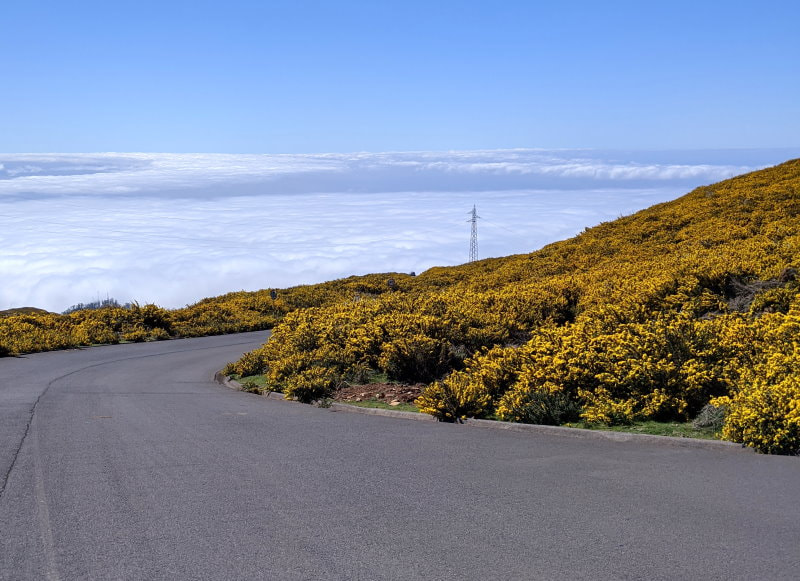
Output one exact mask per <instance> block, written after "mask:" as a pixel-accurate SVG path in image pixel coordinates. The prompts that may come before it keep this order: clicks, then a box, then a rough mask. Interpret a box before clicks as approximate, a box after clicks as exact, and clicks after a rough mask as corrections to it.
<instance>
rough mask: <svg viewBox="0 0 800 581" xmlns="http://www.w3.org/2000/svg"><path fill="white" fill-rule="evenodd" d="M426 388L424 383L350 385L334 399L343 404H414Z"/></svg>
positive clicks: (338, 391) (339, 390) (342, 389)
mask: <svg viewBox="0 0 800 581" xmlns="http://www.w3.org/2000/svg"><path fill="white" fill-rule="evenodd" d="M424 388H425V385H424V384H422V383H416V384H414V385H405V384H402V383H366V384H364V385H348V386H347V387H343V388H341V389H338V390H337V391H336V393H335V394H334V396H333V399H334V400H336V401H341V402H348V401H370V400H376V401H382V402H385V403H388V404H390V403H392V402H393V401H399V402H401V403H413V402H414V400H415V399H417V398H418V397H419V394H420V393H421V392H422V390H423V389H424Z"/></svg>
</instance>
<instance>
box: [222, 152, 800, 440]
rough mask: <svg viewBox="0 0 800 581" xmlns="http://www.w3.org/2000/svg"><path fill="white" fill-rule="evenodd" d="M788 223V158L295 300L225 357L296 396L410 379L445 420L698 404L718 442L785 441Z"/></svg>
mask: <svg viewBox="0 0 800 581" xmlns="http://www.w3.org/2000/svg"><path fill="white" fill-rule="evenodd" d="M798 225H800V160H794V161H790V162H787V163H784V164H782V165H779V166H776V167H773V168H769V169H766V170H762V171H757V172H753V173H750V174H747V175H743V176H740V177H737V178H733V179H730V180H726V181H723V182H720V183H717V184H714V185H711V186H706V187H701V188H698V189H696V190H694V191H693V192H691V193H689V194H687V195H686V196H683V197H682V198H680V199H678V200H675V201H673V202H669V203H665V204H660V205H657V206H654V207H652V208H649V209H647V210H644V211H641V212H638V213H637V214H634V215H632V216H627V217H624V218H620V219H618V220H615V221H613V222H608V223H604V224H601V225H599V226H597V227H595V228H590V229H587V230H586V231H585V232H583V233H582V234H581V235H579V236H577V237H575V238H573V239H570V240H566V241H563V242H558V243H555V244H551V245H549V246H547V247H545V248H543V249H542V250H540V251H538V252H534V253H531V254H527V255H517V256H510V257H506V258H500V259H491V260H484V261H480V262H475V263H470V264H467V265H463V266H460V267H454V268H436V269H431V270H430V271H427V272H425V273H423V274H422V275H420V276H418V277H399V278H397V279H395V281H394V284H393V285H392V286H391V288H390V290H389V292H381V293H380V294H370V293H365V294H356V293H353V294H351V295H349V296H348V295H347V294H346V293H344V294H342V295H339V296H338V297H337V298H336V300H331V301H324V300H323V301H320V302H319V306H311V307H308V308H303V309H297V310H294V311H292V312H290V313H289V314H288V315H287V316H286V318H285V319H284V320H283V322H282V323H281V324H280V325H278V326H277V327H276V329H275V331H274V334H273V336H272V339H271V340H270V341H269V342H268V343H267V344H265V345H264V346H263V347H262V348H260V349H258V350H256V351H254V352H251V353H249V354H247V355H245V356H244V357H243V358H242V359H241V360H240V361H238V362H237V363H235V364H233V365H231V366H230V368H229V371H231V372H237V373H240V374H245V375H246V374H251V373H256V372H264V373H266V375H267V377H268V380H269V383H270V387H271V388H272V389H274V390H279V391H283V392H284V393H285V394H286V395H287V396H288V397H293V398H296V399H300V400H304V401H309V400H313V399H316V398H319V397H323V396H325V395H327V394H329V393H330V392H331V391H332V390H335V389H337V387H339V386H341V385H343V384H344V383H346V382H351V383H353V382H355V383H357V382H363V381H366V380H367V379H369V377H370V376H374V374H376V373H381V374H385V375H388V376H389V378H391V379H395V380H398V381H407V382H415V381H423V382H426V383H429V384H430V385H429V387H428V388H427V389H426V390H425V391H424V393H423V395H422V396H421V398H420V399H419V401H418V403H419V405H420V407H421V409H422V410H423V411H425V412H428V413H431V414H434V415H436V416H437V417H439V418H441V419H443V420H449V421H455V420H458V419H460V418H464V417H499V418H501V419H507V420H514V421H522V422H539V423H552V424H559V423H564V422H569V421H573V420H576V419H583V420H584V421H587V422H595V423H602V424H615V423H626V422H631V421H634V420H641V419H663V420H671V419H676V420H686V419H691V418H694V417H695V416H697V414H698V413H700V411H701V410H702V409H703V408H704V407H705V406H707V405H709V404H711V405H712V406H715V407H716V408H718V409H719V410H720V411H725V412H727V415H726V418H727V419H726V422H725V426H724V430H723V434H724V436H725V437H726V438H729V439H732V440H735V441H740V442H744V443H746V444H748V445H750V446H754V447H756V448H757V449H759V450H762V451H767V452H781V453H794V452H797V451H798V450H800V387H798V380H797V377H798V375H797V372H798V371H800V350H799V349H798V344H797V341H796V339H795V337H797V335H796V333H795V331H796V330H797V325H798V322H800V298H798V288H799V286H798V280H797V274H796V270H795V269H796V267H797V255H798V245H799V244H800V234H799V232H800V230H799V229H798ZM379 286H382V288H384V286H383V285H379ZM309 292H311V293H312V294H313V287H311V289H310V291H309Z"/></svg>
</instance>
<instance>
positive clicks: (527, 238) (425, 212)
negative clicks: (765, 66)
mask: <svg viewBox="0 0 800 581" xmlns="http://www.w3.org/2000/svg"><path fill="white" fill-rule="evenodd" d="M770 155H772V156H773V157H775V158H776V159H774V160H772V159H771V158H770V157H769V156H770ZM779 155H785V153H784V152H781V153H779V154H778V153H772V154H768V153H764V152H760V153H759V152H751V153H750V154H749V155H746V154H745V153H742V152H740V153H738V154H737V155H729V156H728V158H732V159H733V161H732V162H730V163H720V162H719V160H720V159H724V155H723V154H721V153H719V152H707V153H706V155H705V159H698V153H697V152H691V153H686V154H684V155H683V157H684V158H685V161H683V162H682V161H681V155H679V154H677V153H670V154H665V153H660V154H659V153H651V154H627V155H624V154H620V153H618V152H617V153H613V152H612V153H602V152H590V151H541V150H511V151H471V152H447V153H428V152H421V153H382V154H347V155H346V154H319V155H210V154H197V155H192V154H113V153H109V154H84V155H67V154H51V155H38V154H37V155H32V154H30V155H28V154H4V155H2V154H0V247H2V252H0V277H2V280H3V285H2V286H0V309H2V308H9V307H12V306H38V307H42V308H46V309H50V310H55V311H61V310H63V309H65V308H66V307H68V306H69V305H71V304H75V303H78V302H87V301H91V300H94V299H96V298H97V297H101V298H105V296H106V295H108V296H112V297H115V298H117V299H118V300H120V301H127V300H138V301H140V302H149V301H152V302H156V303H158V304H161V305H164V306H168V307H176V306H182V305H184V304H187V303H192V302H195V301H197V300H199V299H201V298H203V297H205V296H212V295H217V294H221V293H224V292H228V291H232V290H239V289H247V290H254V289H259V288H267V287H283V286H289V285H294V284H301V283H311V282H319V281H323V280H329V279H332V278H338V277H342V276H347V275H350V274H361V273H367V272H376V271H400V272H410V271H415V272H421V271H423V270H425V269H427V268H430V267H431V266H436V265H452V264H459V263H461V262H464V261H465V260H466V257H467V254H468V249H469V224H468V223H467V219H468V212H469V211H470V210H471V208H472V205H473V204H476V205H477V206H478V213H479V214H480V215H481V216H482V218H483V219H482V220H481V222H480V223H479V242H480V255H481V257H488V256H501V255H506V254H512V253H519V252H529V251H531V250H534V249H536V248H539V247H541V246H543V245H544V244H547V243H549V242H552V241H555V240H558V239H562V238H565V237H568V236H570V235H573V234H575V233H577V232H579V231H580V230H582V229H583V228H584V227H586V226H591V225H594V224H597V223H599V222H601V221H604V220H609V219H613V218H615V217H617V216H619V215H621V214H628V213H631V212H633V211H635V210H638V209H641V208H644V207H647V206H649V205H652V204H654V203H658V202H662V201H666V200H669V199H672V198H675V197H677V196H678V195H681V194H683V193H685V192H686V191H688V190H689V189H691V188H692V187H694V186H697V185H701V184H704V183H710V182H714V181H718V180H720V179H724V178H727V177H730V176H732V175H735V174H739V173H743V172H745V171H749V170H752V169H755V168H756V167H760V166H763V165H767V164H769V163H775V162H779V161H782V160H783V159H785V158H786V157H788V155H787V156H786V157H783V158H781V157H779ZM699 157H701V158H702V156H699ZM748 161H751V162H752V163H747V162H748Z"/></svg>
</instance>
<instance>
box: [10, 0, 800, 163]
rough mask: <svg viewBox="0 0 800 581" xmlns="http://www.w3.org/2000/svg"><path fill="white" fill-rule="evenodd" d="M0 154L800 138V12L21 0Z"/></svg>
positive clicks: (680, 5) (737, 144) (665, 6)
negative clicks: (799, 23)
mask: <svg viewBox="0 0 800 581" xmlns="http://www.w3.org/2000/svg"><path fill="white" fill-rule="evenodd" d="M2 20H3V27H2V34H0V55H2V56H1V57H0V62H2V68H0V88H1V90H0V112H2V114H0V151H2V152H7V153H13V152H98V151H123V152H124V151H129V152H135V151H140V152H230V153H237V152H238V153H281V152H284V153H311V152H351V151H408V150H426V151H430V150H468V149H494V148H515V147H544V148H564V147H579V148H624V149H698V148H728V147H734V148H762V147H795V146H798V145H800V34H798V31H797V24H798V22H800V3H798V2H796V1H762V2H755V1H749V2H742V1H725V2H722V1H703V0H696V1H693V2H684V1H670V2H643V1H631V2H620V1H607V2H599V1H597V2H581V1H577V2H547V3H545V2H536V1H530V0H529V1H523V2H517V1H511V0H507V1H505V2H497V1H492V2H490V1H469V0H462V1H459V2H451V1H447V0H445V1H431V0H428V1H426V2H419V1H415V0H404V1H402V2H394V1H392V2H380V1H374V0H373V1H363V2H362V1H339V2H332V1H330V2H309V1H302V0H293V1H279V2H277V1H258V2H243V1H225V2H203V1H192V2H177V1H169V0H166V1H163V0H162V1H160V2H150V1H141V0H139V1H136V2H127V1H114V2H108V1H103V2H93V1H81V0H76V1H74V2H62V1H58V2H55V1H36V0H6V2H4V3H3V6H2Z"/></svg>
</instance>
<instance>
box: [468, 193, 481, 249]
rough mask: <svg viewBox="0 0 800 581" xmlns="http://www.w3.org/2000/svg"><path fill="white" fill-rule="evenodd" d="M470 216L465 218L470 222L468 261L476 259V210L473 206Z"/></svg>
mask: <svg viewBox="0 0 800 581" xmlns="http://www.w3.org/2000/svg"><path fill="white" fill-rule="evenodd" d="M470 214H471V216H472V217H471V218H470V219H469V220H467V222H470V223H471V224H472V233H471V235H470V237H469V261H470V262H475V261H476V260H478V218H480V216H478V211H477V210H476V209H475V206H474V205H473V206H472V212H471V213H470Z"/></svg>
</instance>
